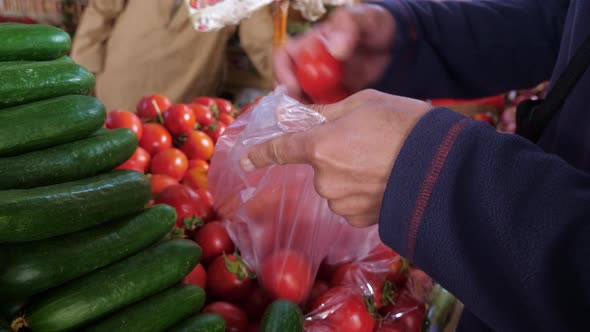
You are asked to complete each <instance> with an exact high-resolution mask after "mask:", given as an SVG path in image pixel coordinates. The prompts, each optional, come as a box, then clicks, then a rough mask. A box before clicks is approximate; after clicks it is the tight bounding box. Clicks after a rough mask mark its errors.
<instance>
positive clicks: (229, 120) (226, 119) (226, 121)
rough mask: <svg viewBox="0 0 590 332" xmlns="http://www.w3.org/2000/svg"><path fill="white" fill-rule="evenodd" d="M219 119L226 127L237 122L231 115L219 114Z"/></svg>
mask: <svg viewBox="0 0 590 332" xmlns="http://www.w3.org/2000/svg"><path fill="white" fill-rule="evenodd" d="M218 119H219V121H221V122H223V123H224V124H225V125H226V126H229V125H230V124H232V122H234V121H235V120H236V119H234V118H233V117H232V116H231V115H229V114H227V113H221V114H219V117H218Z"/></svg>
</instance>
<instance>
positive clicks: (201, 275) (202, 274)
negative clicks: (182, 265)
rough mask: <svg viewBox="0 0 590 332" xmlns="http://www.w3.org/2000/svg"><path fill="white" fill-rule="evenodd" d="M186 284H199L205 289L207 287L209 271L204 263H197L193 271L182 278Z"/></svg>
mask: <svg viewBox="0 0 590 332" xmlns="http://www.w3.org/2000/svg"><path fill="white" fill-rule="evenodd" d="M182 282H183V283H185V284H191V285H197V286H199V287H201V288H203V289H205V287H207V271H205V268H204V267H203V265H202V264H199V265H197V266H196V267H195V268H194V269H193V270H192V271H191V273H189V274H188V275H187V276H186V277H184V279H183V280H182Z"/></svg>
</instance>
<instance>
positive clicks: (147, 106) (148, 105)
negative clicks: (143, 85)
mask: <svg viewBox="0 0 590 332" xmlns="http://www.w3.org/2000/svg"><path fill="white" fill-rule="evenodd" d="M154 104H155V105H156V106H157V108H156V106H154ZM171 105H172V103H171V102H170V99H168V98H167V97H165V96H162V95H159V94H154V95H150V96H145V97H143V98H141V99H140V100H139V103H138V104H137V115H139V117H140V118H143V119H157V118H158V110H159V111H160V113H163V112H164V111H165V110H167V109H168V107H170V106H171Z"/></svg>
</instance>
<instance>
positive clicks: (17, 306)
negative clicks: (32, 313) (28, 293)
mask: <svg viewBox="0 0 590 332" xmlns="http://www.w3.org/2000/svg"><path fill="white" fill-rule="evenodd" d="M26 302H27V299H26V298H24V297H14V296H5V295H1V296H0V318H3V319H6V321H7V322H9V321H10V320H11V319H13V318H15V317H18V315H19V314H20V312H21V310H22V308H23V307H24V306H25V303H26Z"/></svg>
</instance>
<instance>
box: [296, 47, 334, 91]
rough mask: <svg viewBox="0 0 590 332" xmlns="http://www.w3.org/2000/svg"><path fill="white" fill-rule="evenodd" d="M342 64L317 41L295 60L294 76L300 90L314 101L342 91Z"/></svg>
mask: <svg viewBox="0 0 590 332" xmlns="http://www.w3.org/2000/svg"><path fill="white" fill-rule="evenodd" d="M343 73H344V69H343V64H342V62H340V61H338V60H336V59H335V58H334V57H333V56H332V55H331V54H330V52H328V49H327V48H326V46H325V44H324V43H323V42H322V41H321V40H320V39H317V40H315V41H313V42H312V44H311V45H309V47H306V48H304V49H303V50H302V51H301V53H300V54H298V55H297V56H296V58H295V76H296V77H297V81H299V84H300V85H301V89H302V90H303V91H304V92H305V93H306V94H307V95H308V96H309V97H311V98H312V99H313V100H314V101H315V100H316V99H318V98H323V99H326V98H328V97H327V96H330V94H331V93H334V92H338V91H342V88H341V84H342V78H343V76H344V75H343Z"/></svg>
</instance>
